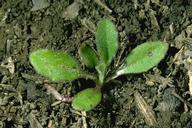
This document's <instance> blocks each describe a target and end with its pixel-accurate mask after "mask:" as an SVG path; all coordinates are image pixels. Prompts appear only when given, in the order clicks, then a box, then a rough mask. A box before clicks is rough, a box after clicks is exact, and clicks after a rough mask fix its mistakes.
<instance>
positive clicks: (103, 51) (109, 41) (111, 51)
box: [96, 19, 118, 65]
mask: <svg viewBox="0 0 192 128" xmlns="http://www.w3.org/2000/svg"><path fill="white" fill-rule="evenodd" d="M96 46H97V51H98V53H99V55H100V60H101V62H102V63H105V64H106V65H109V64H110V63H111V61H112V59H113V58H114V57H115V55H116V52H117V49H118V33H117V30H116V28H115V25H114V24H113V23H112V22H111V21H110V20H107V19H103V20H101V21H100V22H99V24H98V27H97V31H96Z"/></svg>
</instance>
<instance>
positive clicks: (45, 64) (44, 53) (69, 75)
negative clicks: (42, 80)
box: [29, 49, 83, 81]
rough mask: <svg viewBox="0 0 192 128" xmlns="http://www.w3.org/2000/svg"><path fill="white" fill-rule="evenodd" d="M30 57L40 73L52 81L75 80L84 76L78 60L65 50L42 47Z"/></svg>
mask: <svg viewBox="0 0 192 128" xmlns="http://www.w3.org/2000/svg"><path fill="white" fill-rule="evenodd" d="M29 59H30V62H31V64H32V65H33V67H34V68H35V70H36V71H37V72H38V73H39V74H41V75H43V76H46V77H48V78H50V79H51V80H52V81H61V80H74V79H77V78H79V77H82V76H83V72H82V71H81V70H80V67H79V64H78V62H77V61H76V60H75V59H74V58H73V57H71V56H70V55H69V54H68V53H65V52H56V51H52V50H47V49H41V50H37V51H35V52H33V53H31V54H30V57H29Z"/></svg>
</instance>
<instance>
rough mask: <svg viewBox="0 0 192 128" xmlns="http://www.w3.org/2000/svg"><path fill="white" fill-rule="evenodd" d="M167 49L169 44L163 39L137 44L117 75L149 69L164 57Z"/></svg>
mask: <svg viewBox="0 0 192 128" xmlns="http://www.w3.org/2000/svg"><path fill="white" fill-rule="evenodd" d="M167 49H168V44H167V43H164V42H161V41H155V42H146V43H143V44H141V45H139V46H137V47H136V48H135V49H133V50H132V51H131V53H130V54H129V55H128V56H127V58H126V59H125V63H124V64H123V66H122V67H121V68H120V70H118V71H117V72H116V75H117V76H120V75H124V74H129V73H141V72H146V71H148V70H149V69H151V68H152V67H154V66H155V65H157V64H158V63H159V62H160V61H161V60H162V59H163V57H164V56H165V53H166V52H167Z"/></svg>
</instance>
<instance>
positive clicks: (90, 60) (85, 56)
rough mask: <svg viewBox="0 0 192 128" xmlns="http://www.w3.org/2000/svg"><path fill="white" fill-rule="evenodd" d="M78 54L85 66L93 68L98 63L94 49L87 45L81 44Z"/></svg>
mask: <svg viewBox="0 0 192 128" xmlns="http://www.w3.org/2000/svg"><path fill="white" fill-rule="evenodd" d="M79 55H80V57H81V59H82V61H83V62H84V64H85V65H86V66H87V67H90V68H94V67H95V66H96V65H97V63H98V57H97V55H96V53H95V51H94V50H93V49H92V48H91V47H90V46H88V45H82V46H81V47H80V49H79Z"/></svg>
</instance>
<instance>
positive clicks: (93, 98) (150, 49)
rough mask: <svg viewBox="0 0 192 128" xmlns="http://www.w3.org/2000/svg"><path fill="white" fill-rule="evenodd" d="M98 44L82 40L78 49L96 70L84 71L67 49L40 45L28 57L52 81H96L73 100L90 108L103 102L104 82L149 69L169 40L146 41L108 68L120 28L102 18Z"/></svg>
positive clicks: (75, 105) (80, 106) (82, 107)
mask: <svg viewBox="0 0 192 128" xmlns="http://www.w3.org/2000/svg"><path fill="white" fill-rule="evenodd" d="M96 48H97V50H94V49H92V48H91V47H90V46H89V45H85V44H83V45H82V46H81V47H80V49H79V55H80V57H81V59H82V62H83V63H84V64H85V65H86V66H87V67H88V68H94V69H95V73H94V74H93V73H88V72H87V71H83V70H82V69H81V68H80V65H79V63H78V61H77V60H76V59H75V58H74V57H72V56H71V55H69V54H68V53H66V52H61V51H53V50H48V49H41V50H37V51H34V52H33V53H31V54H30V57H29V58H30V62H31V64H32V65H33V67H34V68H35V70H36V71H37V72H38V73H39V74H41V75H43V76H45V77H48V78H49V79H51V80H52V81H56V82H57V81H72V80H75V79H78V78H86V79H87V78H88V79H91V80H93V81H95V84H96V87H94V88H87V89H85V90H83V91H81V92H79V93H78V94H77V95H75V96H74V98H73V100H72V107H73V108H74V109H76V110H81V111H89V110H91V109H93V108H94V107H95V106H97V105H98V104H99V103H100V101H101V99H102V93H101V89H102V87H103V85H106V83H108V82H109V81H111V80H113V79H115V78H117V77H119V76H121V75H126V74H133V73H142V72H146V71H148V70H149V69H151V68H152V67H154V66H155V65H157V64H158V63H159V62H160V61H161V60H162V59H163V58H164V56H165V54H166V52H167V49H168V44H167V43H164V42H161V41H154V42H146V43H143V44H141V45H139V46H137V47H136V48H135V49H133V50H132V51H131V52H130V53H129V55H128V56H127V57H125V58H124V62H123V63H122V64H120V65H119V66H118V67H115V69H112V70H109V66H110V64H111V62H112V60H113V59H114V57H115V55H116V53H117V50H118V32H117V30H116V28H115V26H114V24H113V23H112V22H111V21H110V20H107V19H102V20H101V21H100V22H99V23H98V27H97V31H96ZM110 71H111V72H110Z"/></svg>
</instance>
